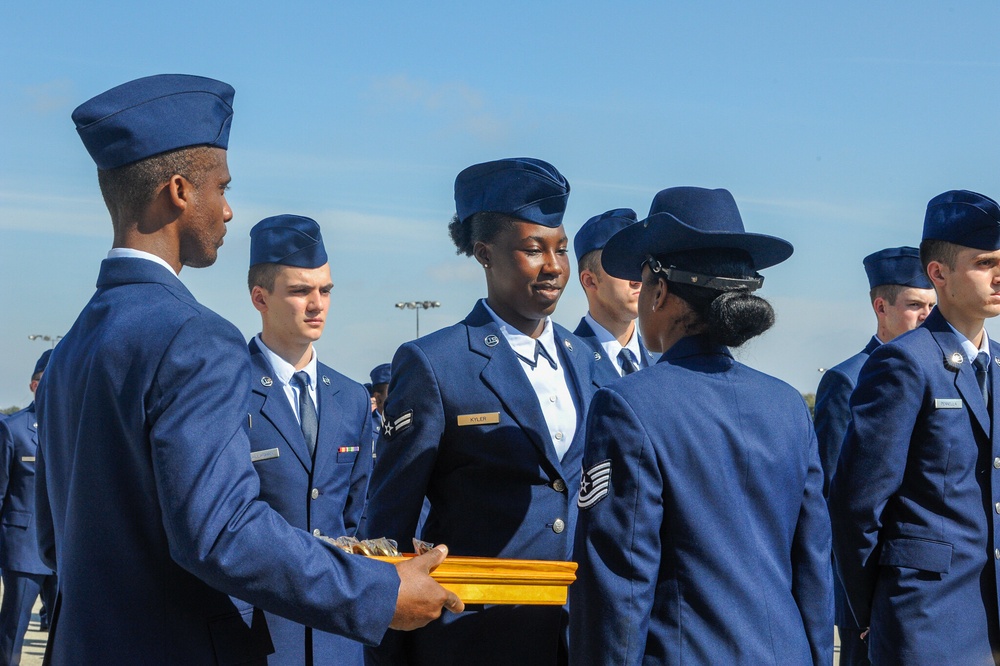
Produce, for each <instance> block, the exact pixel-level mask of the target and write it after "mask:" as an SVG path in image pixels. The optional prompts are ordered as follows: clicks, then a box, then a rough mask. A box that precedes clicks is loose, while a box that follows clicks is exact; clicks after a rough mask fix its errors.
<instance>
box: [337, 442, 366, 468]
mask: <svg viewBox="0 0 1000 666" xmlns="http://www.w3.org/2000/svg"><path fill="white" fill-rule="evenodd" d="M360 451H361V447H360V446H341V447H339V448H338V449H337V464H347V463H352V462H354V460H355V458H357V457H358V453H359V452H360Z"/></svg>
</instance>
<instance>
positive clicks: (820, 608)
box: [792, 415, 834, 665]
mask: <svg viewBox="0 0 1000 666" xmlns="http://www.w3.org/2000/svg"><path fill="white" fill-rule="evenodd" d="M803 418H805V419H808V415H805V416H803ZM806 430H807V431H808V433H809V437H808V454H807V460H808V471H807V473H806V483H805V491H804V493H803V497H802V506H801V507H800V508H799V520H798V523H797V524H796V527H795V537H794V539H793V541H792V596H793V597H794V598H795V602H796V605H797V606H798V607H799V612H800V613H801V614H802V625H803V627H805V630H806V637H807V639H808V640H809V647H810V650H811V652H812V658H813V663H814V664H824V665H825V664H829V663H831V662H832V661H833V611H834V608H833V568H832V565H831V562H830V548H831V543H830V542H831V536H830V514H829V513H828V511H827V505H826V500H825V499H824V498H823V469H822V468H821V467H820V460H819V454H818V452H817V450H816V436H815V435H814V434H813V432H812V428H810V427H808V424H807V426H806Z"/></svg>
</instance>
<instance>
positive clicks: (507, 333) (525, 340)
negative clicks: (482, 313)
mask: <svg viewBox="0 0 1000 666" xmlns="http://www.w3.org/2000/svg"><path fill="white" fill-rule="evenodd" d="M480 303H482V304H483V307H484V308H486V312H488V313H489V315H490V317H492V318H493V321H495V322H496V325H497V326H498V327H500V332H501V333H503V337H504V338H505V339H506V340H507V344H509V345H510V348H511V349H513V350H514V353H516V354H518V355H520V356H523V357H525V358H535V343H536V341H537V342H539V343H541V345H542V347H544V348H545V351H546V353H548V355H549V358H551V359H552V360H554V361H555V362H556V368H557V369H558V367H559V348H558V347H557V346H556V336H555V333H554V332H553V328H552V318H551V317H546V318H545V326H544V327H543V328H542V333H541V335H539V336H538V337H537V338H532V337H531V336H530V335H525V334H524V333H522V332H521V331H519V330H517V329H516V328H514V327H513V326H511V325H510V324H508V323H507V322H505V321H504V320H503V319H501V318H500V316H499V315H498V314H497V313H496V312H494V311H493V308H491V307H490V306H489V304H487V303H486V299H485V298H484V299H482V300H481V301H480Z"/></svg>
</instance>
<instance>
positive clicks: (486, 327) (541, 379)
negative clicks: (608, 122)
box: [365, 158, 595, 664]
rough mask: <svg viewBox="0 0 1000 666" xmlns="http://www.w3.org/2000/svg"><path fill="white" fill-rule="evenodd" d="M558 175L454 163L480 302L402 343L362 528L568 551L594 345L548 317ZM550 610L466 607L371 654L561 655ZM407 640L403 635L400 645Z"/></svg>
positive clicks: (532, 164) (463, 242)
mask: <svg viewBox="0 0 1000 666" xmlns="http://www.w3.org/2000/svg"><path fill="white" fill-rule="evenodd" d="M568 195H569V184H568V183H567V182H566V180H565V179H564V178H563V177H562V175H561V174H560V173H559V172H558V171H557V170H556V169H555V167H553V166H552V165H551V164H548V163H546V162H542V161H541V160H534V159H529V158H521V159H509V160H499V161H496V162H487V163H484V164H477V165H474V166H471V167H469V168H468V169H465V170H464V171H462V173H460V174H459V175H458V178H457V179H456V181H455V202H456V207H457V215H456V216H455V218H454V219H453V220H452V222H451V225H450V226H449V232H450V234H451V238H452V240H453V241H454V243H455V245H456V247H457V248H458V252H459V254H465V255H466V256H470V257H475V259H476V261H478V262H479V263H480V265H482V267H483V271H484V273H485V276H486V291H487V298H486V299H484V300H481V301H479V302H478V303H477V304H476V306H475V307H474V308H473V310H472V312H471V313H470V314H469V316H468V317H466V318H465V320H464V321H462V322H460V323H458V324H456V325H454V326H452V327H450V328H447V329H444V330H442V331H438V332H437V333H433V334H431V335H428V336H426V337H423V338H420V339H418V340H416V341H414V342H410V343H407V344H405V345H403V346H402V347H400V349H399V351H397V352H396V356H395V358H393V361H392V379H391V381H390V383H389V396H388V400H387V402H386V407H385V416H386V422H387V427H386V429H385V430H384V431H383V433H382V436H381V440H380V442H379V451H380V452H381V453H380V454H379V459H378V463H377V464H376V466H375V471H374V473H373V476H372V483H371V492H370V495H369V497H370V499H369V504H368V511H367V515H368V524H367V529H365V533H366V536H388V537H391V538H393V539H396V540H397V541H398V542H399V543H400V544H409V542H410V539H411V537H413V536H415V535H418V534H417V533H418V530H419V528H418V520H419V515H420V512H421V507H422V506H423V505H424V502H425V499H426V500H427V501H429V503H430V512H429V513H428V515H427V519H426V523H425V524H424V527H423V529H422V531H420V533H419V535H418V536H420V537H421V538H423V539H425V540H427V541H433V542H436V543H446V544H448V547H449V549H450V552H451V553H452V554H454V555H472V556H487V557H513V558H523V559H540V560H566V559H568V558H569V555H570V550H571V546H572V543H573V536H572V535H573V528H574V524H575V522H576V501H575V489H576V488H577V486H578V485H579V479H580V460H581V459H582V455H583V451H582V449H583V439H584V438H583V431H584V421H583V418H584V416H585V415H586V411H587V407H588V405H589V404H590V398H591V395H592V394H593V391H594V390H595V386H594V383H593V377H592V370H593V368H592V365H593V354H592V352H590V351H589V348H588V347H586V346H585V344H584V343H583V342H582V341H581V340H580V339H578V338H576V337H575V336H573V335H572V334H571V333H569V332H568V331H566V330H565V329H563V328H562V327H560V326H558V325H557V324H555V323H553V322H552V320H551V319H550V318H549V316H550V315H551V314H552V313H553V311H554V310H555V308H556V304H557V303H558V302H559V297H560V296H561V295H562V291H563V288H564V287H565V286H566V281H567V279H568V277H569V263H568V258H567V254H566V246H567V238H566V233H565V232H564V230H563V226H562V217H563V211H564V210H565V207H566V199H567V198H568ZM566 622H567V618H566V613H565V610H564V608H563V607H561V606H555V607H553V606H490V607H482V606H480V607H477V608H473V607H466V612H464V613H461V614H457V615H452V614H445V615H444V616H443V617H442V618H441V619H440V620H438V621H436V622H434V623H433V624H432V625H431V626H428V627H426V628H425V629H424V630H421V631H419V632H417V633H415V634H413V635H406V636H405V637H404V636H396V637H390V638H389V639H387V640H385V641H383V644H382V646H380V647H379V654H380V656H382V657H384V658H385V659H386V660H387V663H399V656H400V655H401V654H406V655H408V656H409V657H410V659H411V663H415V664H423V663H435V664H436V663H462V662H474V663H478V664H515V663H516V664H559V663H565V658H566V646H565V645H564V644H563V636H565V631H564V630H565V627H566ZM404 642H405V644H404Z"/></svg>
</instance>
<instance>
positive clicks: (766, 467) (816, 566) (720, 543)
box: [570, 336, 833, 666]
mask: <svg viewBox="0 0 1000 666" xmlns="http://www.w3.org/2000/svg"><path fill="white" fill-rule="evenodd" d="M584 474H585V475H584V482H583V484H582V486H581V490H580V499H579V501H580V505H581V508H580V517H579V522H578V524H577V535H576V549H575V552H574V555H575V559H576V560H577V562H579V565H580V567H579V569H578V570H577V581H576V582H575V583H574V584H573V585H572V586H571V587H570V608H571V609H572V612H571V613H570V663H573V664H595V665H596V664H599V665H601V666H605V665H608V664H629V665H631V664H639V663H648V664H682V663H692V664H754V665H756V664H809V663H812V664H823V665H824V666H827V665H828V664H830V663H831V661H832V659H833V654H832V653H833V590H832V580H831V578H832V572H831V567H830V520H829V516H828V514H827V509H826V503H825V502H824V501H823V495H822V489H823V472H822V469H821V468H820V464H819V455H818V453H817V450H816V436H815V433H814V432H813V427H812V422H811V421H810V419H809V412H808V410H807V409H806V407H805V403H804V402H803V400H802V397H801V396H800V395H799V394H798V392H797V391H795V389H793V388H792V387H790V386H788V385H787V384H785V383H783V382H781V381H779V380H777V379H775V378H773V377H770V376H768V375H765V374H762V373H760V372H757V371H755V370H752V369H750V368H748V367H746V366H744V365H742V364H740V363H737V362H736V361H735V360H734V359H733V357H732V355H731V354H730V352H729V350H728V349H727V348H725V347H719V346H713V345H711V344H710V343H709V342H708V341H707V339H705V338H704V337H702V336H693V337H688V338H684V339H682V340H681V341H679V342H678V343H677V344H675V345H674V346H673V347H671V348H670V349H669V350H667V352H666V353H665V354H664V355H663V356H661V358H660V360H659V362H658V363H657V364H656V365H655V366H653V367H652V368H649V369H648V370H643V371H642V372H637V373H634V374H632V375H629V376H627V377H623V378H621V379H620V380H619V381H618V382H615V383H613V384H612V385H610V386H608V387H605V388H603V389H601V390H600V391H598V393H597V395H596V396H595V397H594V402H593V404H592V405H591V410H590V416H589V417H588V423H587V448H586V455H585V460H584Z"/></svg>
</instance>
